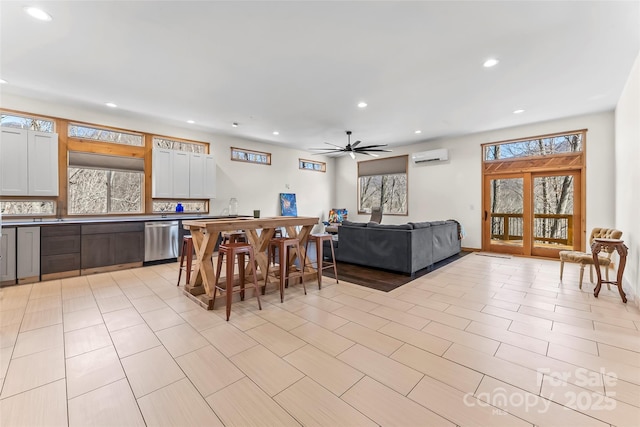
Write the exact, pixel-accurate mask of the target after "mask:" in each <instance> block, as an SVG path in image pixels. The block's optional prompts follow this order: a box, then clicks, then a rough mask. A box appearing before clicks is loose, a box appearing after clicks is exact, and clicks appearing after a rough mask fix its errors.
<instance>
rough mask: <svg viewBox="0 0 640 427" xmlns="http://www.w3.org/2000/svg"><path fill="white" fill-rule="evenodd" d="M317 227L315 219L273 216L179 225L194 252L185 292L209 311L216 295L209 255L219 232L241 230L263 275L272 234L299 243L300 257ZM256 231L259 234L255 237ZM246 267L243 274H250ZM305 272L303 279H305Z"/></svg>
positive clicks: (311, 269) (214, 275)
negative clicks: (188, 236) (187, 232)
mask: <svg viewBox="0 0 640 427" xmlns="http://www.w3.org/2000/svg"><path fill="white" fill-rule="evenodd" d="M318 223H319V218H318V217H302V216H276V217H270V218H249V217H243V218H222V219H201V220H191V221H183V222H182V225H183V226H184V228H185V229H187V230H190V231H191V236H192V239H193V246H194V248H195V251H196V262H195V267H194V268H195V271H194V273H193V274H192V275H191V283H189V284H187V285H185V292H187V293H188V295H191V296H193V297H195V299H196V300H197V301H198V302H199V303H200V304H201V305H202V306H203V307H205V308H206V309H207V310H213V293H214V292H215V291H216V288H215V284H216V279H217V278H216V272H215V269H214V267H213V262H212V257H213V251H214V249H215V246H216V242H217V241H218V236H219V235H220V233H221V232H223V231H234V230H244V231H245V233H246V235H247V240H248V241H249V243H251V245H252V246H253V250H254V252H255V257H256V262H257V264H258V270H259V271H258V272H260V273H262V278H263V279H264V272H266V271H267V264H268V262H269V260H268V259H267V246H268V244H269V240H271V239H272V238H273V235H274V233H275V230H276V229H277V228H280V227H283V228H284V229H285V230H286V231H287V235H288V236H289V237H295V238H298V239H300V248H301V252H302V256H304V251H305V249H304V247H305V243H306V241H307V238H308V237H309V235H310V234H311V230H312V229H313V227H314V226H315V225H316V224H318ZM258 230H261V231H260V233H258ZM301 262H302V261H301ZM251 269H252V267H251V266H249V268H248V269H247V273H250V272H251ZM306 269H310V270H309V274H315V269H313V268H311V267H306ZM306 274H307V273H306V271H305V275H306Z"/></svg>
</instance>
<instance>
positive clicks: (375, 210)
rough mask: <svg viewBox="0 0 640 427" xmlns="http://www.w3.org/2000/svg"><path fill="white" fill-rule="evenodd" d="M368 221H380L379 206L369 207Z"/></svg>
mask: <svg viewBox="0 0 640 427" xmlns="http://www.w3.org/2000/svg"><path fill="white" fill-rule="evenodd" d="M369 222H375V223H376V224H380V223H381V222H382V208H381V207H380V206H378V207H375V208H371V218H369Z"/></svg>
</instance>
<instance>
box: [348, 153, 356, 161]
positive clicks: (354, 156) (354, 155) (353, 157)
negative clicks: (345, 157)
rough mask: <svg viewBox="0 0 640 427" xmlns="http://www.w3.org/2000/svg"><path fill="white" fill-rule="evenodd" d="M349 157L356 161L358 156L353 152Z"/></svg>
mask: <svg viewBox="0 0 640 427" xmlns="http://www.w3.org/2000/svg"><path fill="white" fill-rule="evenodd" d="M349 155H350V156H351V158H352V159H354V160H355V158H356V154H355V153H354V152H353V151H349Z"/></svg>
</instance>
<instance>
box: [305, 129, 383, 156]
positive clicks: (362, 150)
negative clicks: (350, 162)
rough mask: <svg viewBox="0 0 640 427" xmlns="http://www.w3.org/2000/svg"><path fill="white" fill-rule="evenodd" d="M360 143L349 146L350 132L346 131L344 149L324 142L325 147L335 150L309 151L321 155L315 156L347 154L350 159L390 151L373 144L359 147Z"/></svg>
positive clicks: (381, 145) (380, 145)
mask: <svg viewBox="0 0 640 427" xmlns="http://www.w3.org/2000/svg"><path fill="white" fill-rule="evenodd" d="M361 142H362V141H356V142H354V143H353V144H351V131H350V130H348V131H347V145H346V146H344V147H340V146H339V145H335V144H332V143H330V142H325V144H327V145H331V146H332V147H335V148H311V150H320V151H323V152H322V153H315V154H332V153H349V155H350V156H351V158H352V159H355V158H356V154H366V155H367V156H373V157H378V154H375V153H376V152H385V153H390V152H391V150H384V149H381V148H380V147H386V146H387V144H375V145H364V146H361V147H360V146H359V145H360V143H361Z"/></svg>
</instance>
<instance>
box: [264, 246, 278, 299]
mask: <svg viewBox="0 0 640 427" xmlns="http://www.w3.org/2000/svg"><path fill="white" fill-rule="evenodd" d="M272 246H273V245H271V243H269V244H268V245H267V271H266V272H265V273H264V286H262V295H264V293H265V291H266V289H267V282H268V281H269V267H271V263H270V262H269V260H270V259H271V257H272V254H271V251H272V250H273V247H272ZM274 253H275V252H274Z"/></svg>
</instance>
